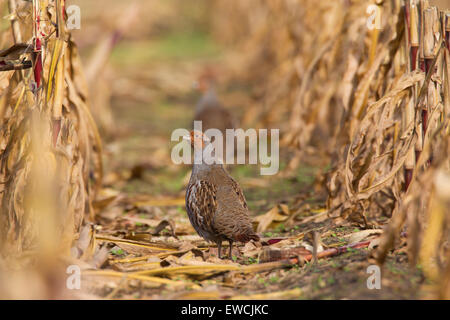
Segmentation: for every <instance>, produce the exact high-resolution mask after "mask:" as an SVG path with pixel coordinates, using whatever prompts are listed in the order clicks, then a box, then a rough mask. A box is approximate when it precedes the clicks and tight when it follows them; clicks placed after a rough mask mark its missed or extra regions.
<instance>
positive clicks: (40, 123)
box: [0, 0, 102, 255]
mask: <svg viewBox="0 0 450 320" xmlns="http://www.w3.org/2000/svg"><path fill="white" fill-rule="evenodd" d="M9 8H10V10H11V13H10V16H9V18H10V20H11V30H12V35H13V37H12V38H11V37H10V38H9V40H8V43H9V45H10V46H13V45H16V46H17V45H19V44H20V45H22V46H23V47H25V48H28V49H27V50H23V52H19V53H18V55H17V56H16V57H14V58H16V59H15V60H9V59H8V60H7V63H8V64H14V63H16V62H17V60H20V59H26V60H30V61H32V68H30V69H27V70H18V71H8V72H9V73H5V72H2V73H0V78H1V79H2V83H5V84H6V83H7V85H2V89H1V92H0V94H1V101H2V109H1V122H2V126H1V131H0V134H1V137H2V139H1V153H0V177H1V181H2V193H1V195H0V205H1V212H0V237H1V240H0V243H1V247H2V248H1V249H3V252H5V255H6V254H7V253H9V254H11V253H20V252H22V251H24V250H32V249H36V248H41V249H42V248H44V249H49V250H52V249H54V248H55V247H58V246H59V245H60V244H62V246H63V247H64V248H65V249H67V248H69V246H70V243H71V241H72V240H73V236H74V235H75V233H76V232H78V231H79V228H80V226H81V224H82V222H83V220H84V219H85V218H89V217H90V218H92V217H93V211H92V205H91V203H92V201H93V199H94V197H95V193H96V191H97V189H98V187H99V185H100V181H101V175H102V166H101V158H100V157H101V143H100V138H99V135H98V132H97V129H96V126H95V123H94V121H93V120H92V117H91V115H90V111H89V108H88V104H87V103H88V102H87V100H86V97H87V94H86V85H85V82H84V78H83V76H82V73H81V70H82V68H81V64H80V60H79V56H78V53H77V49H76V46H75V44H74V43H73V42H72V41H71V37H70V34H69V33H68V32H67V31H66V30H65V21H64V19H65V12H64V1H63V0H50V1H46V0H39V1H38V0H34V1H32V2H24V1H20V2H19V1H15V0H9ZM8 32H9V31H8Z"/></svg>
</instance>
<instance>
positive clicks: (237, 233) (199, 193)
mask: <svg viewBox="0 0 450 320" xmlns="http://www.w3.org/2000/svg"><path fill="white" fill-rule="evenodd" d="M186 139H189V140H190V141H191V144H192V146H193V147H194V160H196V161H194V165H193V169H192V174H191V178H190V180H189V184H188V186H187V190H186V211H187V214H188V216H189V220H190V222H191V224H192V226H193V227H194V229H195V230H196V231H197V233H198V234H199V235H200V236H201V237H203V238H204V239H205V240H207V241H211V242H215V243H216V244H217V246H218V255H219V258H222V256H221V248H222V241H228V242H229V244H230V253H229V256H230V258H231V257H232V255H231V254H232V248H233V242H236V241H239V242H243V243H246V242H248V241H250V240H254V241H259V236H258V235H257V234H256V233H255V232H254V231H253V227H252V222H251V219H250V216H249V209H248V206H247V202H246V200H245V197H244V194H243V192H242V189H241V187H240V186H239V184H238V183H237V182H236V181H235V180H234V179H233V178H232V177H231V176H230V175H229V174H228V172H227V171H226V170H225V169H224V167H223V165H222V164H221V163H220V161H219V162H217V163H212V164H208V163H211V162H210V161H205V159H204V158H202V159H203V161H199V160H198V159H200V157H202V152H203V149H204V148H205V147H206V146H207V145H208V144H209V143H210V140H209V138H208V137H207V136H206V135H204V134H203V133H201V132H198V131H192V132H191V134H190V136H189V137H186Z"/></svg>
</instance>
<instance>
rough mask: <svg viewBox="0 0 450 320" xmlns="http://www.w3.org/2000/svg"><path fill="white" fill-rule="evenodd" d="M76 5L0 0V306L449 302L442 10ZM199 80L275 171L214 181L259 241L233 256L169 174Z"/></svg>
mask: <svg viewBox="0 0 450 320" xmlns="http://www.w3.org/2000/svg"><path fill="white" fill-rule="evenodd" d="M80 3H81V4H80V6H81V8H82V10H83V8H85V9H86V10H87V11H88V12H87V13H86V16H85V17H84V18H83V19H84V20H83V30H80V31H70V30H67V29H66V27H65V20H66V19H67V14H66V13H65V1H64V0H34V1H21V0H8V1H2V2H0V4H1V10H3V11H4V12H5V14H4V16H5V17H6V18H5V21H7V22H8V24H7V25H6V24H3V27H2V31H1V34H0V49H1V51H0V59H1V60H0V70H1V71H0V95H1V98H0V119H1V128H0V133H1V148H0V152H1V154H0V176H1V182H2V184H1V185H2V187H1V193H0V202H1V211H0V241H1V242H0V248H1V252H2V254H1V255H0V268H1V269H2V270H5V271H7V272H2V273H0V297H6V298H21V297H24V296H26V297H39V298H64V297H67V296H69V297H75V298H107V299H115V298H123V299H138V298H139V299H141V298H142V299H144V298H153V299H299V298H303V299H304V298H356V299H367V298H384V299H391V298H395V299H399V298H400V299H401V298H440V299H449V298H450V251H449V240H450V238H449V236H450V233H449V227H450V218H449V217H450V216H449V208H450V126H449V124H450V100H449V99H450V80H449V75H450V73H449V71H450V52H449V50H450V11H447V10H446V9H447V8H450V4H449V3H447V1H427V0H420V1H419V0H406V1H401V0H390V1H363V0H352V1H347V0H339V1H338V0H336V1H307V0H276V1H265V0H246V1H238V0H232V1H230V0H214V1H202V0H195V1H189V4H187V2H186V1H182V0H170V1H155V2H148V3H142V2H136V3H133V4H126V3H124V2H121V1H109V3H110V8H111V10H103V9H102V5H104V4H105V1H98V3H97V2H96V3H95V4H94V3H92V2H90V1H87V0H86V1H80ZM373 13H374V15H372V14H373ZM180 17H183V19H180ZM372 18H373V19H372ZM100 31H101V33H100ZM99 34H101V36H100V37H99V36H98V35H99ZM74 35H75V38H76V41H75V40H74ZM75 43H77V44H79V45H80V52H81V55H82V58H83V59H81V58H80V54H79V51H78V49H77V46H76V44H75ZM81 60H83V63H82V62H81ZM205 66H206V67H207V68H214V69H215V70H216V71H217V73H218V74H219V77H218V78H219V83H218V87H219V95H220V97H221V99H222V100H223V101H224V102H225V105H226V106H227V107H228V108H230V110H232V112H234V113H235V114H236V115H237V116H238V117H239V118H240V120H241V123H242V126H243V127H244V128H250V127H253V128H280V134H281V146H280V148H281V163H282V168H281V169H282V170H281V172H280V173H279V174H278V175H277V176H275V177H268V178H267V177H260V176H257V172H258V170H257V169H254V168H249V167H250V166H232V167H230V168H229V170H230V171H231V173H232V175H233V176H234V177H235V178H236V179H237V180H238V181H239V182H240V184H241V185H242V187H243V190H244V193H245V194H246V197H247V200H248V202H249V207H250V209H251V210H252V212H253V215H254V219H253V221H254V227H255V230H256V231H257V232H258V234H260V235H261V237H262V239H261V242H258V243H255V242H249V243H248V244H246V245H245V246H242V245H241V246H239V247H238V248H235V249H234V250H233V258H232V259H231V260H221V259H218V258H217V247H216V246H213V245H211V244H208V243H206V242H205V241H204V240H203V239H202V238H200V237H198V236H197V235H196V233H195V231H194V229H193V228H192V226H191V225H190V223H189V220H188V218H187V216H186V212H185V208H184V189H185V186H186V183H187V174H188V172H189V169H190V168H188V167H181V166H177V165H174V164H173V163H172V161H171V159H170V146H171V142H170V133H171V131H172V130H173V129H175V128H178V127H189V126H190V121H191V119H192V116H193V111H194V108H193V105H195V99H197V98H198V96H195V95H194V94H192V93H191V91H192V83H193V81H194V80H195V79H196V77H197V76H198V75H199V74H200V73H201V71H202V70H203V69H204V68H205ZM96 123H97V124H98V126H99V127H100V130H98V129H97V125H96ZM102 142H103V144H105V146H104V147H103V148H102ZM103 163H104V167H105V169H104V168H103ZM103 171H104V172H105V174H103ZM224 245H225V243H224ZM42 261H46V262H45V263H42ZM371 264H377V265H379V266H380V267H381V268H383V273H382V274H383V279H382V289H381V290H369V289H368V288H367V286H366V280H367V277H368V274H367V272H366V270H367V267H368V266H369V265H371ZM68 265H76V266H78V267H79V268H80V269H81V274H82V282H81V285H82V290H80V291H74V290H72V291H71V290H66V288H65V287H64V286H65V279H66V278H67V274H65V273H64V271H65V270H64V269H65V268H66V267H67V266H68ZM24 270H31V271H28V272H26V271H24ZM56 271H61V272H56ZM7 274H9V275H11V276H10V277H6V276H5V275H7ZM30 281H34V282H35V283H36V285H35V286H33V287H31V288H27V286H26V284H27V283H28V282H30ZM12 288H15V289H12ZM55 288H57V289H55Z"/></svg>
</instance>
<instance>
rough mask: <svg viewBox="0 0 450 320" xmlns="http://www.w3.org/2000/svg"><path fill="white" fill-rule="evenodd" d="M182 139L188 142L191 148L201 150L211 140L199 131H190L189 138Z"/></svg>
mask: <svg viewBox="0 0 450 320" xmlns="http://www.w3.org/2000/svg"><path fill="white" fill-rule="evenodd" d="M183 139H185V140H189V141H190V142H191V145H192V147H193V148H198V149H200V150H203V149H204V148H205V147H206V145H207V144H208V143H210V142H211V140H210V139H209V138H208V137H207V136H206V135H205V134H204V133H203V132H201V131H197V130H192V131H191V132H190V134H189V136H184V137H183Z"/></svg>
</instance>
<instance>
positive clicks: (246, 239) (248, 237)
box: [236, 232, 259, 243]
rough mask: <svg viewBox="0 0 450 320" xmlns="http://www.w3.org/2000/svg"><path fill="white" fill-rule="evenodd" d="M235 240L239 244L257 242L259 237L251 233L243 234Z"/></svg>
mask: <svg viewBox="0 0 450 320" xmlns="http://www.w3.org/2000/svg"><path fill="white" fill-rule="evenodd" d="M236 240H238V241H239V242H244V243H245V242H249V241H250V240H254V241H259V236H258V235H257V234H256V233H254V232H252V233H243V234H240V235H238V236H237V237H236Z"/></svg>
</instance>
